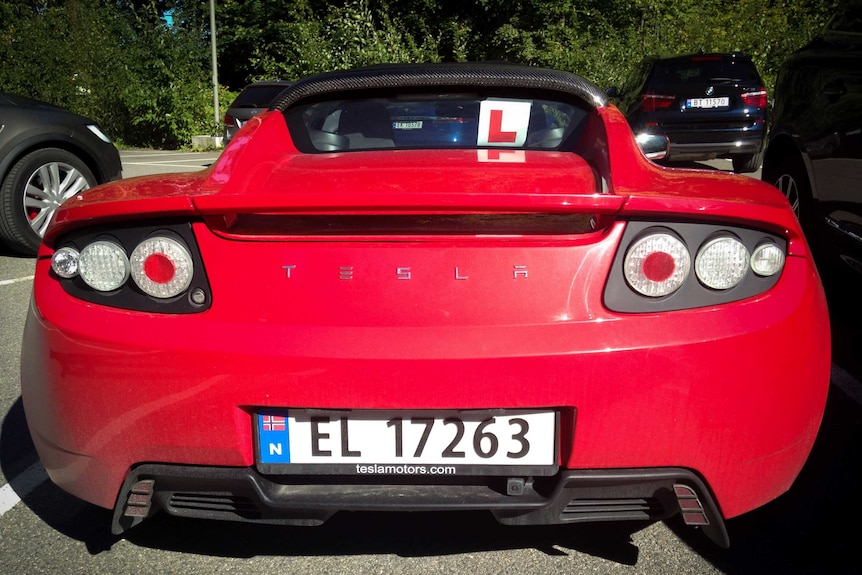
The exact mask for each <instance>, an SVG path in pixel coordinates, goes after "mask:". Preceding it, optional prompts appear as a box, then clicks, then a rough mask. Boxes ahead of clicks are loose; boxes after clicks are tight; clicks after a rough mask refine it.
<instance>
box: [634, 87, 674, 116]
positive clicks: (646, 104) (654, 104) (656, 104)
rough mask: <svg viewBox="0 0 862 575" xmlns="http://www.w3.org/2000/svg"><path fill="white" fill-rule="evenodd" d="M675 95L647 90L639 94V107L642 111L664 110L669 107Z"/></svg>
mask: <svg viewBox="0 0 862 575" xmlns="http://www.w3.org/2000/svg"><path fill="white" fill-rule="evenodd" d="M674 100H676V96H673V95H669V94H656V93H655V92H648V93H646V94H644V95H643V96H641V109H642V110H643V111H644V112H655V111H656V110H666V109H668V108H670V107H671V105H672V104H673V102H674Z"/></svg>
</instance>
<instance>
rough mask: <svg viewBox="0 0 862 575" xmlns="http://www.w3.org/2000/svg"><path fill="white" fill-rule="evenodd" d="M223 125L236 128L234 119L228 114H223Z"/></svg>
mask: <svg viewBox="0 0 862 575" xmlns="http://www.w3.org/2000/svg"><path fill="white" fill-rule="evenodd" d="M224 125H225V127H230V128H236V119H235V118H234V117H233V116H231V115H230V114H225V115H224Z"/></svg>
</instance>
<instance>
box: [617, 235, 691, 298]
mask: <svg viewBox="0 0 862 575" xmlns="http://www.w3.org/2000/svg"><path fill="white" fill-rule="evenodd" d="M623 265H624V270H625V278H626V281H627V282H628V284H629V285H630V286H631V287H632V289H634V290H635V291H637V292H638V293H640V294H642V295H645V296H647V297H662V296H666V295H669V294H672V293H673V292H675V291H676V290H677V289H679V287H680V286H681V285H682V284H683V282H685V280H686V278H687V277H688V274H689V272H690V271H691V256H690V255H689V253H688V248H686V247H685V244H683V243H682V242H681V241H680V240H679V239H677V238H676V237H675V236H673V235H671V234H669V233H653V234H650V235H648V236H645V237H643V238H641V239H639V240H638V241H636V242H635V243H634V244H632V247H631V248H629V250H628V252H627V253H626V256H625V260H624V264H623Z"/></svg>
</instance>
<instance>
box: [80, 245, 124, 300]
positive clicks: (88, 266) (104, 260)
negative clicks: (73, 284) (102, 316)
mask: <svg viewBox="0 0 862 575" xmlns="http://www.w3.org/2000/svg"><path fill="white" fill-rule="evenodd" d="M78 275H80V276H81V279H82V280H84V283H86V284H87V285H88V286H90V287H91V288H93V289H94V290H96V291H103V292H107V291H114V290H115V289H119V288H120V287H122V286H123V284H124V283H126V280H127V279H129V258H127V257H126V252H125V251H124V250H123V248H121V247H120V246H119V245H117V244H115V243H114V242H111V241H105V240H101V241H97V242H93V243H92V244H89V245H88V246H86V247H85V248H84V249H82V250H81V253H80V255H79V256H78Z"/></svg>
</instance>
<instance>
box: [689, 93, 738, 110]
mask: <svg viewBox="0 0 862 575" xmlns="http://www.w3.org/2000/svg"><path fill="white" fill-rule="evenodd" d="M728 106H730V97H728V96H722V97H721V98H689V99H688V100H686V101H685V107H686V108H726V107H728Z"/></svg>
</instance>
